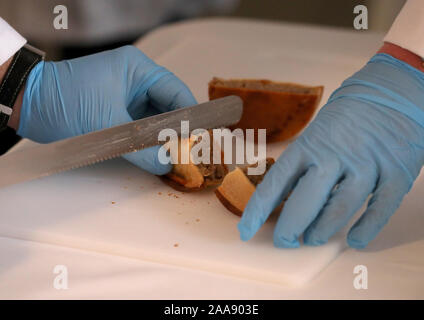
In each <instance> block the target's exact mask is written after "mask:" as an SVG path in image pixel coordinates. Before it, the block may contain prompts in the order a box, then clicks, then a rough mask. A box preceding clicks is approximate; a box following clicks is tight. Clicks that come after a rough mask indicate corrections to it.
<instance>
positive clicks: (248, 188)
mask: <svg viewBox="0 0 424 320" xmlns="http://www.w3.org/2000/svg"><path fill="white" fill-rule="evenodd" d="M265 161H266V169H265V172H264V173H263V174H261V175H248V174H247V170H248V168H249V167H256V166H257V164H254V165H251V166H246V167H243V168H240V167H236V168H235V169H234V170H233V171H231V172H230V173H228V174H227V175H226V176H225V178H224V180H223V181H222V184H221V185H220V186H219V187H218V188H216V189H215V194H216V196H217V197H218V199H219V201H221V203H222V204H223V205H224V206H225V207H226V208H227V209H228V210H230V211H231V212H232V213H234V214H235V215H238V216H241V215H242V213H243V211H244V209H245V207H246V205H247V202H248V201H249V199H250V197H251V196H252V194H253V193H254V192H255V190H256V186H257V185H258V184H259V183H261V182H262V180H263V178H264V176H265V174H266V173H267V172H268V170H269V169H270V168H271V166H272V165H273V164H274V162H275V161H274V159H273V158H267V159H266V160H265Z"/></svg>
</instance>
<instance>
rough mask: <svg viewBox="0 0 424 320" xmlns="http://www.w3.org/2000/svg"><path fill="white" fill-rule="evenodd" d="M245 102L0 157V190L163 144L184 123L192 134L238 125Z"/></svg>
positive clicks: (214, 104) (181, 112) (221, 102)
mask: <svg viewBox="0 0 424 320" xmlns="http://www.w3.org/2000/svg"><path fill="white" fill-rule="evenodd" d="M242 112H243V103H242V101H241V99H240V98H239V97H237V96H228V97H225V98H221V99H216V100H212V101H209V102H206V103H201V104H198V105H196V106H192V107H188V108H182V109H178V110H174V111H170V112H166V113H161V114H159V115H155V116H151V117H147V118H143V119H140V120H136V121H133V122H130V123H126V124H123V125H119V126H116V127H112V128H108V129H104V130H100V131H95V132H91V133H88V134H85V135H81V136H77V137H73V138H68V139H65V140H61V141H57V142H53V143H49V144H43V145H38V146H35V147H32V148H28V149H24V150H18V151H15V152H11V153H8V154H6V155H3V156H1V157H0V188H2V187H5V186H8V185H12V184H16V183H20V182H23V181H27V180H33V179H36V178H41V177H45V176H48V175H52V174H55V173H58V172H62V171H66V170H70V169H74V168H79V167H83V166H87V165H90V164H94V163H97V162H101V161H104V160H107V159H112V158H115V157H119V156H121V155H123V154H125V153H129V152H134V151H138V150H141V149H144V148H148V147H152V146H154V145H157V144H159V141H158V135H159V132H160V131H161V130H162V129H165V128H170V129H173V130H175V131H176V132H177V133H178V134H180V133H181V121H184V120H188V121H189V128H190V131H191V130H194V129H200V128H203V129H212V128H219V127H226V126H229V125H231V124H234V123H237V122H238V121H239V120H240V118H241V115H242Z"/></svg>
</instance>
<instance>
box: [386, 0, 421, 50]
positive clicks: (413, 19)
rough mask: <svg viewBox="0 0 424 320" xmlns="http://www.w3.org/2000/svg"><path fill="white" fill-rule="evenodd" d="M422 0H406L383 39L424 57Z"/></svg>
mask: <svg viewBox="0 0 424 320" xmlns="http://www.w3.org/2000/svg"><path fill="white" fill-rule="evenodd" d="M423 35H424V1H423V0H408V1H407V2H406V3H405V5H404V6H403V8H402V10H401V12H400V13H399V15H398V16H397V18H396V20H395V22H394V23H393V25H392V27H391V28H390V30H389V32H388V33H387V35H386V37H385V38H384V41H387V42H391V43H393V44H396V45H398V46H400V47H402V48H404V49H406V50H409V51H411V52H413V53H415V54H417V55H419V56H421V57H424V36H423Z"/></svg>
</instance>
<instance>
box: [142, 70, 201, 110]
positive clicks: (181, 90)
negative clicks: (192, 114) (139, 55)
mask: <svg viewBox="0 0 424 320" xmlns="http://www.w3.org/2000/svg"><path fill="white" fill-rule="evenodd" d="M163 69H164V70H165V71H163V72H161V73H160V74H161V75H160V76H158V79H157V81H155V82H154V83H153V84H152V86H151V87H150V88H149V89H148V92H147V94H148V97H149V98H150V103H151V104H152V105H153V106H154V107H155V108H156V109H158V110H159V111H161V112H168V111H172V110H175V109H179V108H183V107H188V106H193V105H195V104H197V102H196V99H195V98H194V96H193V94H192V93H191V91H190V89H189V88H188V87H187V86H186V85H185V84H184V82H182V81H181V80H180V79H178V78H177V77H176V76H175V75H174V74H173V73H171V72H169V71H168V70H166V69H165V68H163Z"/></svg>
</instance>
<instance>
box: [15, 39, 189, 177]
mask: <svg viewBox="0 0 424 320" xmlns="http://www.w3.org/2000/svg"><path fill="white" fill-rule="evenodd" d="M194 104H196V100H195V99H194V97H193V95H192V94H191V92H190V90H189V89H188V88H187V87H186V86H185V84H184V83H183V82H181V81H180V80H179V79H178V78H177V77H176V76H175V75H173V74H172V73H171V72H169V71H168V70H166V69H165V68H163V67H161V66H158V65H157V64H155V63H154V62H153V61H152V60H151V59H149V58H148V57H147V56H145V55H144V54H143V53H142V52H141V51H140V50H138V49H137V48H136V47H134V46H125V47H122V48H119V49H115V50H111V51H105V52H102V53H98V54H94V55H91V56H86V57H82V58H78V59H73V60H65V61H61V62H40V63H39V64H38V65H36V66H35V68H34V69H33V70H32V71H31V73H30V75H29V77H28V80H27V83H26V89H25V93H24V97H23V103H22V109H21V116H20V123H19V129H18V131H17V133H18V134H19V135H20V136H22V137H25V138H29V139H31V140H34V141H37V142H41V143H47V142H52V141H55V140H60V139H65V138H68V137H72V136H77V135H81V134H85V133H88V132H90V131H95V130H100V129H104V128H108V127H112V126H116V125H119V124H123V123H126V122H129V121H133V120H135V119H140V118H143V117H146V116H150V115H154V114H158V113H161V112H166V111H171V110H174V109H176V108H181V107H185V106H190V105H194ZM158 150H159V146H157V147H152V148H149V149H145V150H142V151H139V152H135V153H130V154H126V155H125V156H124V158H125V159H127V160H129V161H130V162H132V163H134V164H135V165H137V166H139V167H140V168H142V169H145V170H147V171H149V172H151V173H153V174H165V173H167V172H168V171H169V170H170V169H171V165H170V164H169V165H163V164H161V163H160V162H159V160H158V156H157V153H158Z"/></svg>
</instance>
